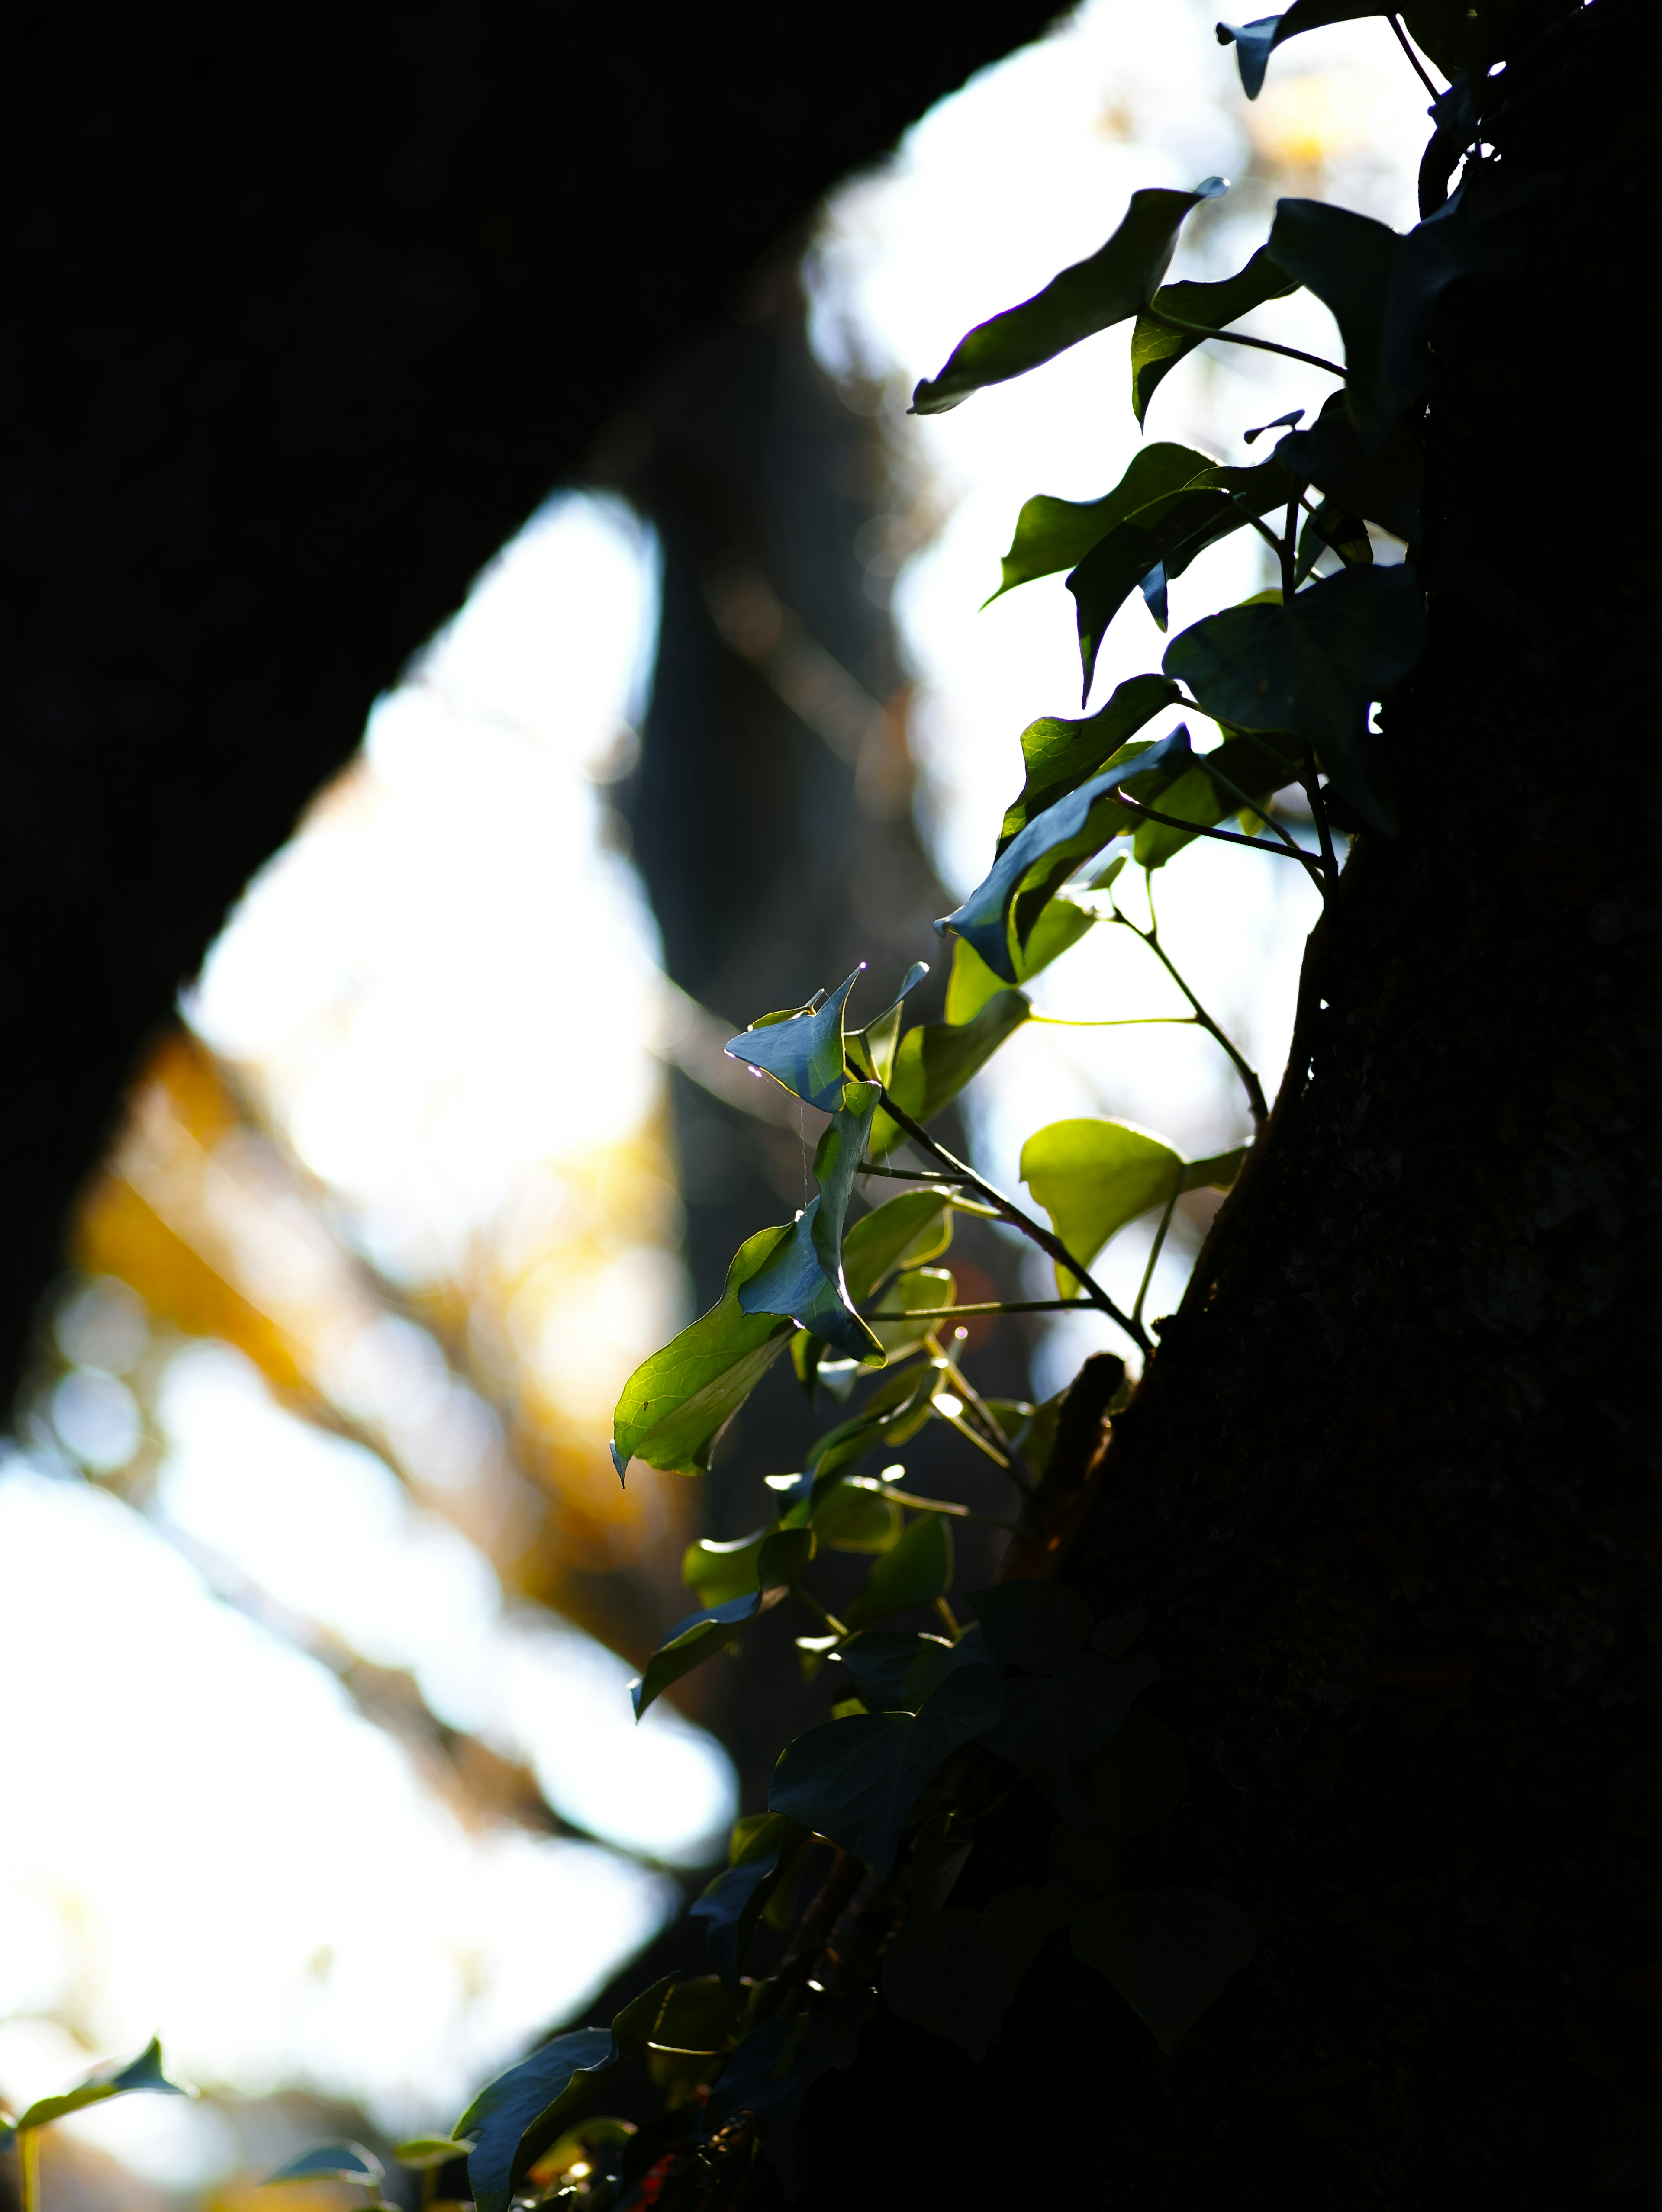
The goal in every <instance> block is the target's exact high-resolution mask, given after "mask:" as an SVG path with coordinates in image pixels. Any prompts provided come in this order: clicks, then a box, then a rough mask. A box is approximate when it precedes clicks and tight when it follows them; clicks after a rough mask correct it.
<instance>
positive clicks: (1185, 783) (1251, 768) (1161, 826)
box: [1131, 738, 1299, 871]
mask: <svg viewBox="0 0 1662 2212" xmlns="http://www.w3.org/2000/svg"><path fill="white" fill-rule="evenodd" d="M1214 771H1215V772H1216V774H1217V775H1221V776H1226V777H1227V779H1228V781H1230V782H1231V783H1232V784H1233V786H1234V787H1235V790H1236V791H1244V792H1245V793H1246V795H1247V797H1248V798H1249V799H1257V800H1259V801H1260V802H1261V803H1263V804H1268V802H1269V799H1271V798H1272V797H1273V796H1274V795H1275V793H1276V792H1278V791H1279V790H1281V789H1282V786H1283V785H1285V784H1289V783H1295V782H1296V781H1298V776H1299V770H1298V768H1297V766H1296V765H1295V764H1294V763H1293V762H1291V761H1289V760H1286V759H1283V758H1282V756H1281V754H1279V753H1278V752H1276V751H1275V749H1274V748H1273V746H1271V745H1269V744H1267V743H1266V742H1265V741H1264V740H1263V738H1227V739H1226V740H1225V742H1224V743H1223V744H1221V745H1219V746H1217V747H1216V748H1215V750H1213V751H1211V752H1209V753H1202V754H1199V755H1197V756H1196V761H1195V765H1194V766H1193V767H1192V768H1190V769H1184V773H1183V774H1182V775H1180V776H1178V777H1177V778H1176V779H1175V781H1172V782H1171V783H1169V784H1167V785H1166V786H1165V787H1164V788H1163V789H1161V790H1160V791H1158V792H1151V793H1149V794H1148V799H1147V800H1146V804H1147V805H1150V806H1157V807H1159V809H1160V812H1161V813H1162V814H1175V815H1178V817H1181V819H1182V820H1184V822H1192V823H1194V824H1195V828H1194V829H1192V830H1184V829H1171V828H1169V827H1168V826H1167V825H1166V823H1163V822H1144V823H1140V824H1139V825H1138V828H1137V832H1136V836H1135V838H1134V840H1133V841H1132V845H1131V856H1132V858H1133V859H1134V860H1135V862H1136V864H1137V866H1139V867H1140V868H1148V869H1149V870H1150V871H1152V870H1154V869H1155V868H1162V867H1164V866H1165V865H1166V862H1167V861H1168V860H1173V859H1175V858H1176V856H1177V855H1178V854H1179V853H1180V852H1182V851H1183V849H1184V847H1185V846H1186V845H1191V844H1192V843H1193V842H1195V839H1196V836H1199V834H1200V832H1201V830H1202V829H1210V828H1211V827H1212V825H1213V824H1214V823H1218V822H1221V821H1223V820H1224V819H1225V818H1226V817H1227V816H1229V815H1231V814H1236V813H1239V811H1240V801H1239V799H1237V798H1235V797H1234V795H1233V793H1230V792H1227V791H1225V790H1223V789H1222V788H1221V787H1220V786H1219V785H1218V784H1217V783H1216V782H1215V781H1213V775H1214ZM1243 818H1244V820H1245V827H1246V829H1247V832H1248V834H1249V835H1251V836H1263V834H1264V829H1263V823H1262V822H1260V821H1259V820H1257V817H1251V818H1247V817H1243Z"/></svg>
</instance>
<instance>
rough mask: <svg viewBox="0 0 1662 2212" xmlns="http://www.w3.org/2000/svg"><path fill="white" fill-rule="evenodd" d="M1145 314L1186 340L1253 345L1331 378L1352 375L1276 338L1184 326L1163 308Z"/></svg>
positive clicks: (1333, 363)
mask: <svg viewBox="0 0 1662 2212" xmlns="http://www.w3.org/2000/svg"><path fill="white" fill-rule="evenodd" d="M1142 312H1143V313H1144V314H1145V315H1147V316H1148V318H1149V319H1150V321H1151V322H1156V323H1164V324H1165V325H1166V328H1167V329H1168V330H1172V331H1182V332H1183V333H1184V336H1185V337H1195V338H1221V339H1222V340H1223V342H1224V343H1225V344H1226V345H1241V346H1251V348H1252V349H1254V351H1255V352H1257V353H1279V354H1285V355H1286V356H1287V358H1288V361H1301V362H1304V363H1305V364H1306V367H1308V368H1324V369H1325V370H1326V371H1327V373H1328V374H1329V375H1330V376H1348V375H1349V374H1350V371H1349V370H1348V368H1342V367H1341V366H1340V364H1339V363H1338V362H1336V361H1324V360H1323V359H1322V356H1320V354H1318V353H1301V352H1300V350H1299V349H1298V347H1297V346H1288V345H1277V344H1276V343H1275V340H1274V338H1250V337H1247V335H1246V333H1245V331H1214V330H1208V328H1207V326H1206V325H1205V324H1204V323H1185V322H1184V321H1182V320H1181V319H1179V318H1178V316H1176V315H1168V314H1167V313H1166V310H1165V308H1164V307H1145V308H1144V309H1143V311H1142Z"/></svg>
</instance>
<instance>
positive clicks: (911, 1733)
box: [768, 1554, 1003, 1875]
mask: <svg viewBox="0 0 1662 2212" xmlns="http://www.w3.org/2000/svg"><path fill="white" fill-rule="evenodd" d="M891 1556H892V1554H891ZM1002 1704H1003V1699H1002V1695H1001V1690H1000V1686H999V1683H998V1680H997V1678H996V1677H995V1675H994V1674H993V1673H992V1670H991V1669H990V1668H985V1667H960V1668H955V1669H954V1670H953V1672H952V1673H950V1674H948V1675H947V1679H946V1680H945V1681H944V1682H943V1683H942V1684H941V1686H940V1688H939V1689H938V1690H936V1691H935V1692H934V1695H933V1696H932V1697H930V1698H929V1699H928V1701H927V1702H926V1703H925V1704H924V1705H923V1706H922V1709H921V1710H920V1711H918V1712H917V1714H916V1716H915V1717H912V1718H911V1719H904V1718H899V1717H895V1716H892V1715H890V1714H886V1713H860V1714H855V1715H853V1716H851V1717H849V1719H846V1720H838V1721H826V1722H825V1723H822V1725H821V1726H820V1727H819V1728H813V1729H808V1731H807V1734H806V1735H800V1736H798V1737H797V1738H796V1739H795V1741H794V1742H793V1743H789V1744H788V1745H787V1746H786V1747H785V1750H784V1753H783V1754H782V1757H781V1759H780V1761H779V1764H778V1765H777V1766H776V1768H775V1769H774V1774H773V1781H772V1784H771V1785H770V1788H769V1790H768V1803H769V1805H770V1808H772V1809H773V1810H774V1811H775V1812H776V1813H786V1814H789V1815H790V1816H791V1818H792V1819H793V1820H800V1821H801V1823H802V1825H803V1826H804V1827H807V1828H812V1829H813V1830H814V1832H816V1834H819V1835H822V1836H829V1837H830V1838H831V1841H832V1842H833V1843H834V1844H841V1845H842V1847H843V1850H846V1851H850V1852H852V1853H853V1855H854V1857H855V1858H857V1859H861V1860H862V1861H863V1862H864V1863H865V1864H866V1865H867V1866H868V1867H869V1868H870V1869H871V1870H872V1872H873V1873H874V1874H875V1875H886V1874H887V1872H888V1871H889V1869H890V1868H891V1866H892V1865H893V1863H894V1855H895V1852H896V1850H898V1847H899V1843H900V1836H901V1831H902V1829H903V1828H904V1826H905V1823H906V1818H907V1815H908V1814H910V1811H911V1808H912V1807H913V1805H914V1804H915V1803H916V1801H917V1796H918V1793H919V1791H920V1790H922V1788H923V1787H924V1785H925V1784H927V1783H928V1780H929V1779H930V1778H931V1777H932V1776H933V1775H934V1771H935V1770H936V1768H937V1767H939V1765H941V1761H942V1760H943V1759H946V1758H947V1757H948V1756H949V1754H950V1753H953V1752H954V1751H956V1750H957V1749H958V1748H959V1746H960V1745H962V1744H965V1743H969V1742H971V1741H973V1740H974V1738H976V1737H977V1736H978V1735H982V1734H983V1732H984V1731H985V1730H986V1729H989V1727H991V1726H992V1725H993V1723H995V1720H996V1719H997V1717H998V1715H999V1713H1000V1711H1001V1710H1002Z"/></svg>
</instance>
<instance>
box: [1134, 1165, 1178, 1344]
mask: <svg viewBox="0 0 1662 2212" xmlns="http://www.w3.org/2000/svg"><path fill="white" fill-rule="evenodd" d="M1182 1195H1183V1176H1182V1174H1181V1173H1178V1175H1177V1176H1174V1177H1173V1179H1172V1195H1171V1197H1170V1198H1168V1199H1167V1200H1166V1211H1165V1212H1164V1213H1162V1214H1161V1216H1160V1227H1159V1228H1158V1229H1157V1230H1156V1231H1154V1243H1152V1244H1151V1245H1150V1246H1149V1248H1148V1266H1147V1267H1145V1268H1144V1269H1143V1271H1142V1280H1141V1282H1140V1283H1139V1284H1138V1285H1137V1302H1136V1304H1135V1305H1134V1306H1133V1307H1132V1309H1131V1311H1132V1313H1133V1315H1134V1316H1135V1318H1136V1319H1137V1320H1138V1321H1141V1319H1142V1302H1143V1300H1144V1299H1145V1298H1146V1297H1148V1285H1149V1284H1150V1283H1152V1282H1153V1281H1154V1262H1155V1261H1156V1260H1158V1259H1159V1257H1160V1247H1161V1246H1162V1245H1163V1244H1164V1243H1165V1242H1166V1231H1167V1230H1168V1229H1169V1228H1170V1227H1171V1226H1172V1213H1173V1212H1174V1211H1175V1210H1176V1207H1177V1203H1178V1199H1180V1198H1181V1197H1182Z"/></svg>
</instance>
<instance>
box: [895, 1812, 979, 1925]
mask: <svg viewBox="0 0 1662 2212" xmlns="http://www.w3.org/2000/svg"><path fill="white" fill-rule="evenodd" d="M974 1848H975V1844H974V1841H973V1838H971V1835H970V1832H969V1831H968V1829H967V1828H966V1827H965V1826H964V1824H963V1823H962V1822H961V1821H960V1820H959V1817H958V1815H957V1814H956V1813H937V1814H935V1815H934V1819H933V1820H925V1821H924V1823H923V1825H922V1827H921V1828H920V1829H919V1830H918V1832H917V1834H916V1837H915V1838H913V1841H912V1857H911V1867H910V1883H909V1890H910V1903H911V1909H912V1911H913V1913H914V1914H915V1915H917V1916H920V1917H921V1916H922V1914H923V1913H926V1912H938V1911H940V1910H941V1906H942V1905H944V1904H945V1903H946V1902H947V1899H948V1898H949V1897H950V1896H951V1895H952V1893H953V1889H954V1888H955V1887H956V1886H957V1882H958V1877H959V1875H961V1874H962V1873H963V1871H964V1869H965V1866H966V1865H967V1864H968V1863H969V1857H970V1853H971V1851H972V1850H974Z"/></svg>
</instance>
